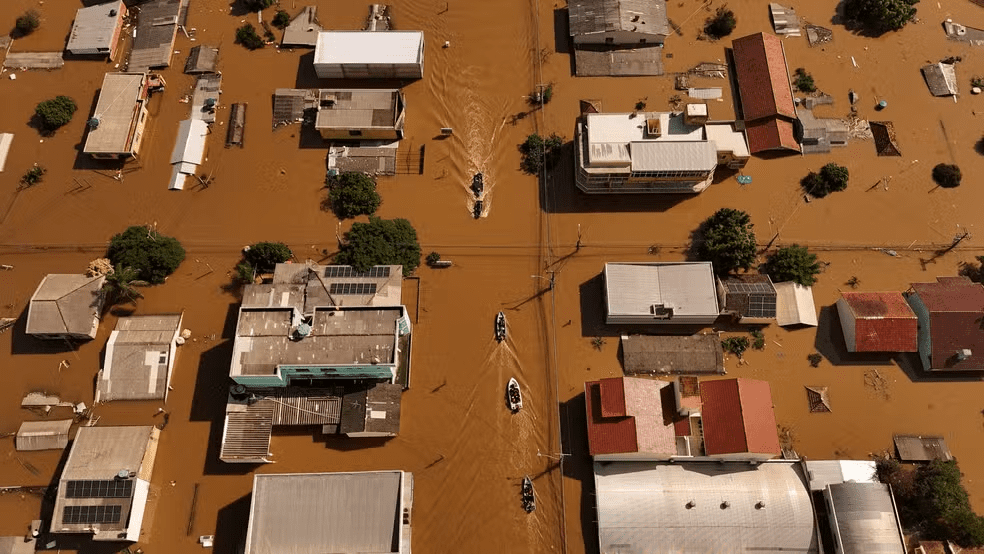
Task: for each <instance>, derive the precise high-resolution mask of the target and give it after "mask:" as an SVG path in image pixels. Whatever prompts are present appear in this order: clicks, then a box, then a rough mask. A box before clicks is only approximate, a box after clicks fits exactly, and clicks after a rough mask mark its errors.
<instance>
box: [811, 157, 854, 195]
mask: <svg viewBox="0 0 984 554" xmlns="http://www.w3.org/2000/svg"><path fill="white" fill-rule="evenodd" d="M849 177H850V172H848V170H847V168H846V167H844V166H841V165H837V164H835V163H829V164H827V165H825V166H823V167H821V168H820V173H815V172H812V171H811V172H810V174H809V175H807V176H806V177H804V178H803V181H802V182H801V184H802V185H803V188H804V189H805V190H806V192H808V193H809V194H811V195H813V196H816V197H817V198H823V197H824V196H827V195H828V194H830V193H831V192H837V191H841V190H844V189H846V188H847V181H848V178H849Z"/></svg>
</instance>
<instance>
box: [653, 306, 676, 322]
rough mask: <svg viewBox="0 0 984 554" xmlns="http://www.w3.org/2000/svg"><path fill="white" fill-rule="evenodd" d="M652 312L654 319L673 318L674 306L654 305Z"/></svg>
mask: <svg viewBox="0 0 984 554" xmlns="http://www.w3.org/2000/svg"><path fill="white" fill-rule="evenodd" d="M650 312H651V313H652V314H653V319H672V318H673V306H667V305H666V304H653V305H652V307H651V308H650Z"/></svg>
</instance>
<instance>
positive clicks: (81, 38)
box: [65, 0, 125, 52]
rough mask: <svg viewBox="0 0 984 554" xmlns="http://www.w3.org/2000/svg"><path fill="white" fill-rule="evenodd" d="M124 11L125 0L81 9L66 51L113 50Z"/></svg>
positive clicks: (76, 15)
mask: <svg viewBox="0 0 984 554" xmlns="http://www.w3.org/2000/svg"><path fill="white" fill-rule="evenodd" d="M124 10H125V7H124V6H123V0H116V1H115V2H109V3H106V4H99V5H97V6H89V7H88V8H81V9H80V10H79V11H78V12H76V14H75V22H74V23H72V34H71V35H69V37H68V46H67V47H66V48H65V49H66V50H68V51H69V52H72V51H75V50H95V49H98V48H106V49H110V48H112V47H113V38H114V37H115V36H116V25H117V23H120V19H119V15H118V14H119V13H120V12H122V11H124Z"/></svg>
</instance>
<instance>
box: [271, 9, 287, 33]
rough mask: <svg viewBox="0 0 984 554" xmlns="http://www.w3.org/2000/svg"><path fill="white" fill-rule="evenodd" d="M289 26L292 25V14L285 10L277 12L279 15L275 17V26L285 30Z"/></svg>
mask: <svg viewBox="0 0 984 554" xmlns="http://www.w3.org/2000/svg"><path fill="white" fill-rule="evenodd" d="M287 25H290V14H289V13H287V12H285V11H284V10H277V14H276V15H274V16H273V26H274V27H276V28H278V29H283V28H285V27H287Z"/></svg>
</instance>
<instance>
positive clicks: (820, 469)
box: [805, 460, 878, 491]
mask: <svg viewBox="0 0 984 554" xmlns="http://www.w3.org/2000/svg"><path fill="white" fill-rule="evenodd" d="M805 463H806V472H807V474H808V476H809V478H810V490H811V491H822V490H824V489H826V488H827V485H837V484H839V483H846V482H848V481H854V482H858V483H877V482H878V481H877V477H876V476H875V462H874V460H806V462H805Z"/></svg>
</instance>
